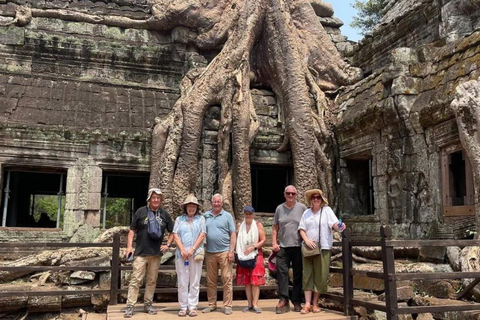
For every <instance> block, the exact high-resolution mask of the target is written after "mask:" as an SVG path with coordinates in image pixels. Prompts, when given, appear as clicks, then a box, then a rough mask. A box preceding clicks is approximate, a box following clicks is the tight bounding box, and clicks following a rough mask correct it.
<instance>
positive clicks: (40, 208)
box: [31, 194, 65, 226]
mask: <svg viewBox="0 0 480 320" xmlns="http://www.w3.org/2000/svg"><path fill="white" fill-rule="evenodd" d="M31 199H32V201H35V202H34V206H33V218H34V219H35V221H37V222H38V221H39V220H40V216H41V214H42V212H45V213H46V214H47V215H48V217H49V218H50V220H51V221H57V213H58V196H57V195H38V194H37V195H32V196H31ZM64 211H65V196H62V208H61V210H60V226H61V225H62V223H63V212H64Z"/></svg>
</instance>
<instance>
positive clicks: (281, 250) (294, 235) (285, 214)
mask: <svg viewBox="0 0 480 320" xmlns="http://www.w3.org/2000/svg"><path fill="white" fill-rule="evenodd" d="M284 196H285V202H284V203H282V204H281V205H279V206H278V207H277V209H276V210H275V217H274V221H273V230H272V246H273V251H276V252H278V254H277V260H276V268H277V280H278V297H279V301H278V304H277V307H276V308H275V310H276V313H278V314H281V313H285V312H288V311H290V303H289V301H290V300H292V303H293V310H294V311H296V312H300V311H301V310H302V306H301V302H302V269H303V266H302V250H301V246H302V238H301V237H300V234H299V232H298V225H299V223H300V219H301V218H302V214H303V212H304V211H305V210H306V209H307V207H306V206H305V205H304V204H301V203H299V202H297V188H295V186H292V185H290V186H287V187H286V188H285V192H284ZM290 266H291V267H292V270H293V288H292V296H291V299H290V296H289V292H288V284H289V276H288V270H289V268H290Z"/></svg>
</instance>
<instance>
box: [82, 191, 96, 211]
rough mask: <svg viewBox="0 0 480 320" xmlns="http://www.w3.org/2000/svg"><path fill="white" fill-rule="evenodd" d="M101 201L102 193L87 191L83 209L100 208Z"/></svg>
mask: <svg viewBox="0 0 480 320" xmlns="http://www.w3.org/2000/svg"><path fill="white" fill-rule="evenodd" d="M100 203H101V194H100V192H97V193H87V194H86V195H85V205H84V206H82V209H85V210H100Z"/></svg>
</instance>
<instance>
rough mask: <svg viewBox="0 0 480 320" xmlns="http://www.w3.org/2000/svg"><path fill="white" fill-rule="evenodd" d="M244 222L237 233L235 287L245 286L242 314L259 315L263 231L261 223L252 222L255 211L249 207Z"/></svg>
mask: <svg viewBox="0 0 480 320" xmlns="http://www.w3.org/2000/svg"><path fill="white" fill-rule="evenodd" d="M243 211H244V220H243V221H242V223H240V224H239V227H238V231H237V244H236V251H237V276H236V282H237V285H244V286H245V293H246V294H247V300H248V306H247V307H245V308H244V309H243V312H248V311H252V312H256V313H261V312H262V309H260V308H259V307H258V297H259V296H260V287H259V286H261V285H264V284H265V262H264V260H263V251H262V246H263V245H264V243H265V239H266V238H265V230H264V229H263V225H262V223H261V222H257V221H255V220H254V213H255V210H254V209H253V208H252V207H251V206H246V207H245V208H244V210H243Z"/></svg>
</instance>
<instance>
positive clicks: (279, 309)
mask: <svg viewBox="0 0 480 320" xmlns="http://www.w3.org/2000/svg"><path fill="white" fill-rule="evenodd" d="M289 311H290V303H289V302H288V300H283V299H282V300H280V301H278V304H277V306H276V307H275V312H276V313H277V314H282V313H285V312H289Z"/></svg>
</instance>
